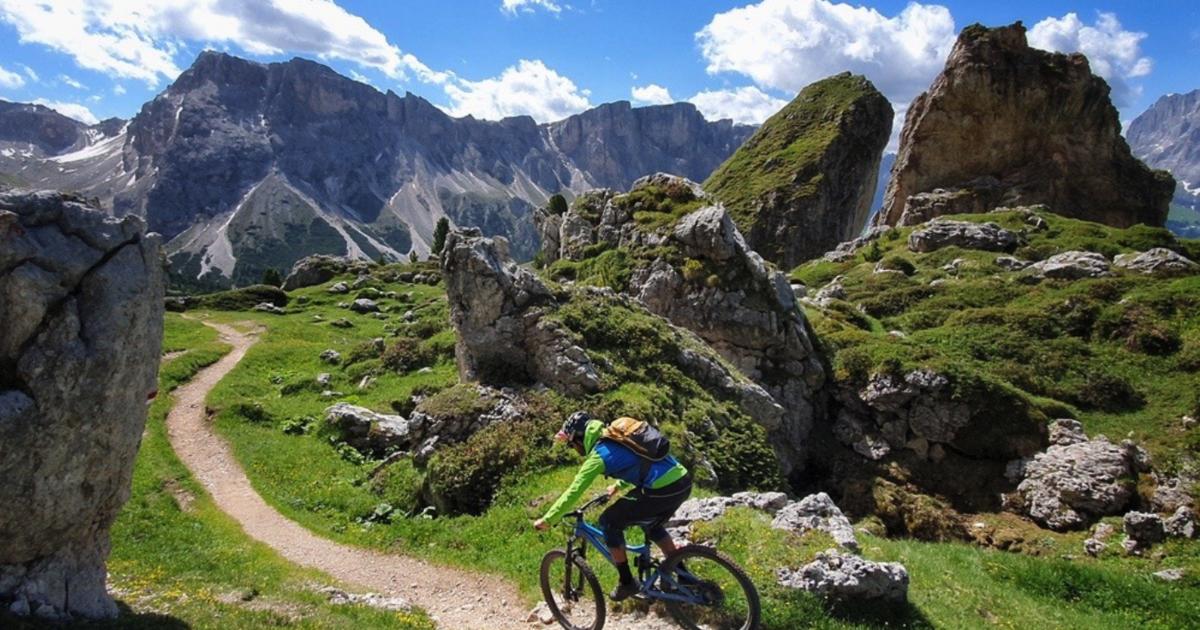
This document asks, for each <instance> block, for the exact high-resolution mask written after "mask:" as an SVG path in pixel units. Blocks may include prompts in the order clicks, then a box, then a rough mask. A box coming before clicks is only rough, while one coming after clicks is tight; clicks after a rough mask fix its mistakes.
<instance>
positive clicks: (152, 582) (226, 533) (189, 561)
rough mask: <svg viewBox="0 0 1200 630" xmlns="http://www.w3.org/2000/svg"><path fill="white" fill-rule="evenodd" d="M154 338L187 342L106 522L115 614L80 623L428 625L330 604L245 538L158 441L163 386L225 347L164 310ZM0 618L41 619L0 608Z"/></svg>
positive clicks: (317, 583)
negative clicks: (125, 494) (121, 498)
mask: <svg viewBox="0 0 1200 630" xmlns="http://www.w3.org/2000/svg"><path fill="white" fill-rule="evenodd" d="M165 329H166V333H165V340H164V347H165V348H167V349H179V348H184V347H186V348H189V349H188V350H187V352H186V354H183V355H182V356H179V357H177V358H174V359H171V360H170V361H168V362H167V363H165V364H164V365H163V367H162V369H161V370H160V372H159V392H160V395H159V397H158V399H157V400H156V401H155V402H154V404H153V405H152V406H151V407H150V413H149V419H148V422H147V427H146V433H145V435H144V437H143V440H142V446H141V450H140V451H139V453H138V459H137V463H136V466H135V468H134V475H133V490H132V496H131V498H130V500H129V502H128V503H127V504H126V505H125V507H124V509H123V510H122V512H121V515H120V517H119V518H118V519H117V522H116V523H115V525H114V526H113V530H112V555H111V556H110V558H109V563H108V570H109V590H110V592H111V593H113V595H114V597H115V598H116V599H117V600H118V604H119V606H120V607H121V609H122V614H121V616H120V617H119V618H118V619H117V620H114V621H107V622H96V623H89V624H85V627H88V628H186V627H191V628H213V629H224V628H262V627H269V626H284V627H295V628H331V627H373V628H385V627H386V628H432V627H433V624H432V623H431V622H430V621H429V620H428V618H427V617H425V615H424V613H421V612H411V613H396V612H388V611H381V610H377V609H372V608H368V607H365V606H357V605H356V606H335V605H331V604H329V603H328V602H327V601H326V597H325V596H324V595H323V594H321V593H319V592H318V589H319V588H320V587H322V586H335V585H336V582H333V581H332V580H330V578H328V577H326V576H324V575H322V574H320V573H318V572H316V571H311V570H307V569H301V568H299V567H297V566H295V565H293V564H291V563H289V562H287V561H286V560H283V559H282V558H280V557H279V556H278V555H277V554H276V553H275V552H274V551H272V550H271V549H269V548H268V547H266V546H265V545H262V544H260V543H257V542H254V541H252V540H250V539H249V538H248V537H247V536H246V535H245V533H243V532H242V530H241V527H240V526H239V525H238V524H237V523H236V522H234V521H233V520H232V519H230V518H229V517H228V516H226V515H225V514H224V513H222V512H221V511H220V510H219V509H218V508H217V507H216V505H215V504H214V503H213V502H212V499H211V498H210V497H209V496H208V495H207V494H206V493H205V492H204V490H203V488H202V487H201V486H200V485H199V484H198V483H197V482H196V481H195V479H193V478H192V477H191V475H190V474H189V473H188V471H187V469H186V468H185V467H184V466H183V464H182V463H181V462H180V461H179V460H178V459H177V458H176V456H175V454H174V452H173V451H172V450H171V446H170V444H169V443H168V441H167V435H166V426H165V419H166V415H167V411H168V410H169V408H170V404H171V397H170V396H169V395H168V393H169V392H170V391H172V390H174V389H175V388H176V387H178V386H179V385H182V384H183V383H185V382H186V381H188V380H189V379H190V378H191V377H192V376H193V375H194V374H195V373H196V372H198V371H199V370H200V369H202V368H203V367H205V366H207V365H210V364H212V363H213V362H215V361H216V360H217V359H219V358H220V357H221V356H222V355H224V354H225V353H226V352H227V351H228V346H226V345H224V344H222V343H220V342H219V341H217V339H216V333H215V331H213V330H212V329H210V328H208V327H205V326H203V325H201V324H199V323H198V322H194V321H189V320H185V319H183V318H181V317H179V316H178V315H174V314H168V315H167V319H166V327H165ZM0 626H4V627H6V628H25V627H29V628H34V627H41V626H39V625H38V624H32V623H30V622H28V621H23V620H17V619H12V618H7V617H5V616H4V614H3V613H0Z"/></svg>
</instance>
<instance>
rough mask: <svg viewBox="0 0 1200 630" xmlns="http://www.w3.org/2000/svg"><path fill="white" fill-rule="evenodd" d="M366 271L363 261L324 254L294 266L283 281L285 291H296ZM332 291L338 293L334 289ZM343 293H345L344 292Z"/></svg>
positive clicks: (306, 258)
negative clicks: (338, 277)
mask: <svg viewBox="0 0 1200 630" xmlns="http://www.w3.org/2000/svg"><path fill="white" fill-rule="evenodd" d="M366 269H367V263H366V261H362V260H349V259H346V258H340V257H337V256H326V255H324V254H316V255H313V256H306V257H304V258H301V259H300V260H297V261H296V263H295V264H294V265H292V270H291V271H290V272H288V276H287V278H286V279H284V281H283V290H284V291H295V290H296V289H303V288H304V287H312V286H316V285H318V284H324V283H326V282H329V281H330V280H333V279H334V278H335V277H336V276H339V275H341V274H348V273H359V272H362V271H365V270H366ZM339 284H340V283H339ZM334 286H337V285H334ZM347 290H349V287H347ZM330 291H331V292H334V293H337V291H333V289H332V288H331V289H330ZM342 292H343V293H344V291H342Z"/></svg>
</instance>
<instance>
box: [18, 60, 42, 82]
mask: <svg viewBox="0 0 1200 630" xmlns="http://www.w3.org/2000/svg"><path fill="white" fill-rule="evenodd" d="M21 69H22V70H24V71H25V76H27V77H29V80H30V81H33V82H34V83H37V82H38V81H40V80H41V77H39V76H38V73H36V72H34V71H33V68H30V67H29V66H27V65H25V64H21Z"/></svg>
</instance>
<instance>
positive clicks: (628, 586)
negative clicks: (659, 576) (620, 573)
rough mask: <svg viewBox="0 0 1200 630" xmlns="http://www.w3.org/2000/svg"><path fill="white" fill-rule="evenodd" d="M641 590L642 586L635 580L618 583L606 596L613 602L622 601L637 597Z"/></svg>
mask: <svg viewBox="0 0 1200 630" xmlns="http://www.w3.org/2000/svg"><path fill="white" fill-rule="evenodd" d="M641 590H642V585H641V584H638V582H637V580H636V579H635V580H634V581H632V582H627V583H626V582H618V583H617V587H616V588H614V589H613V591H612V592H611V593H609V594H608V598H609V599H611V600H613V601H614V602H619V601H623V600H626V599H629V598H630V597H632V596H634V595H637V594H638V593H639V592H641Z"/></svg>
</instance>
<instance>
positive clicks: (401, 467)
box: [370, 458, 425, 515]
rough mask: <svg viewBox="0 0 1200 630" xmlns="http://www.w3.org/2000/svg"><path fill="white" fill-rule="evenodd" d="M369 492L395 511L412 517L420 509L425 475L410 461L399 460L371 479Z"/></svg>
mask: <svg viewBox="0 0 1200 630" xmlns="http://www.w3.org/2000/svg"><path fill="white" fill-rule="evenodd" d="M370 483H371V491H372V492H374V493H375V494H376V495H378V496H379V498H380V499H382V500H383V501H385V502H387V503H388V504H390V505H392V506H394V507H395V508H396V509H397V510H400V511H401V512H404V513H406V514H409V515H412V514H415V513H417V512H418V511H419V510H420V509H421V507H422V501H421V490H422V488H423V487H424V485H425V475H424V473H422V472H421V471H420V470H417V468H416V467H415V466H414V465H413V462H412V460H411V459H407V458H406V459H400V460H397V461H395V462H393V463H391V464H389V465H388V466H387V467H386V468H384V469H383V470H381V471H379V472H378V473H376V474H375V475H374V476H373V477H371V482H370Z"/></svg>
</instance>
